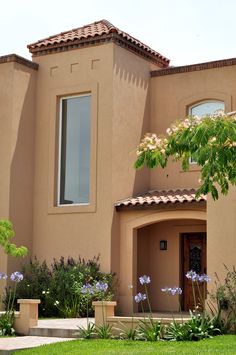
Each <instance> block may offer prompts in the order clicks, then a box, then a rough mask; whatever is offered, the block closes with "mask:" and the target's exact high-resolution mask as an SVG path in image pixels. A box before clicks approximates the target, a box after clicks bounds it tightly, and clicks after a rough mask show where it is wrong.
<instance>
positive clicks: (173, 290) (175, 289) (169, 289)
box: [161, 287, 182, 296]
mask: <svg viewBox="0 0 236 355" xmlns="http://www.w3.org/2000/svg"><path fill="white" fill-rule="evenodd" d="M161 291H162V292H166V293H169V294H171V295H172V296H175V295H181V294H182V289H181V288H180V287H165V288H162V289H161Z"/></svg>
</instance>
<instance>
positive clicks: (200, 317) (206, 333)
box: [162, 270, 221, 341]
mask: <svg viewBox="0 0 236 355" xmlns="http://www.w3.org/2000/svg"><path fill="white" fill-rule="evenodd" d="M186 278H188V279H190V280H191V281H192V292H193V299H194V310H193V312H192V311H190V316H191V318H190V320H188V321H185V322H183V319H182V323H179V322H177V321H176V320H175V319H174V317H173V322H172V323H171V324H170V325H169V326H166V328H165V338H166V339H168V340H177V341H184V340H200V339H204V338H210V337H212V336H213V335H218V334H220V333H221V332H220V329H219V328H217V326H216V322H215V320H216V317H215V316H214V317H212V318H211V317H210V316H209V315H207V314H206V311H205V310H206V307H205V292H206V289H205V287H204V291H203V294H202V293H201V290H200V287H199V283H206V282H209V281H210V277H209V276H208V275H206V274H200V275H199V274H197V273H196V272H195V271H193V270H190V271H188V272H187V274H186ZM195 285H196V287H197V291H198V297H197V292H196V289H195ZM204 286H205V285H204ZM162 291H163V292H165V293H167V294H170V295H172V296H175V295H181V294H182V289H181V288H180V287H173V288H170V287H165V288H163V289H162ZM180 309H181V307H180ZM198 309H201V310H202V312H201V313H197V310H198Z"/></svg>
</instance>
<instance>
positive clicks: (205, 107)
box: [189, 100, 225, 117]
mask: <svg viewBox="0 0 236 355" xmlns="http://www.w3.org/2000/svg"><path fill="white" fill-rule="evenodd" d="M219 110H223V111H224V110H225V103H224V102H223V101H216V100H207V101H202V102H199V103H197V104H196V105H193V106H190V107H189V115H194V116H199V117H202V116H206V115H213V114H214V113H217V111H219Z"/></svg>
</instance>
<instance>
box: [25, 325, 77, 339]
mask: <svg viewBox="0 0 236 355" xmlns="http://www.w3.org/2000/svg"><path fill="white" fill-rule="evenodd" d="M29 335H30V336H38V337H56V338H76V337H78V329H57V328H40V327H33V328H30V333H29Z"/></svg>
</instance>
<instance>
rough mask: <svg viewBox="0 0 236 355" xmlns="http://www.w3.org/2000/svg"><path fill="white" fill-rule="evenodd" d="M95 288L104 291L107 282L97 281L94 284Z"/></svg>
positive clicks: (106, 287)
mask: <svg viewBox="0 0 236 355" xmlns="http://www.w3.org/2000/svg"><path fill="white" fill-rule="evenodd" d="M95 287H96V290H97V291H100V292H106V291H107V289H108V284H107V283H106V282H103V281H98V282H97V283H96V285H95Z"/></svg>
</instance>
